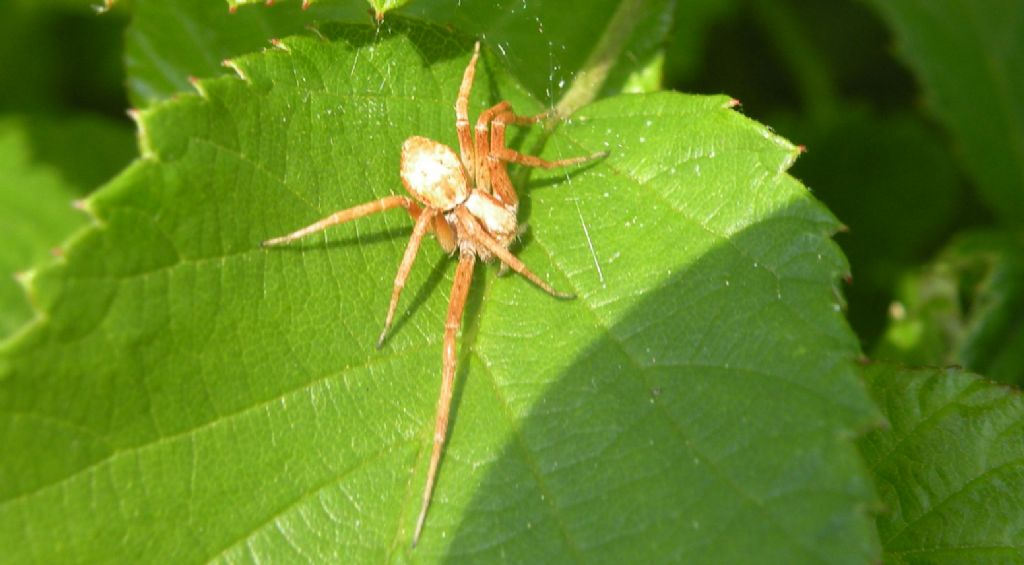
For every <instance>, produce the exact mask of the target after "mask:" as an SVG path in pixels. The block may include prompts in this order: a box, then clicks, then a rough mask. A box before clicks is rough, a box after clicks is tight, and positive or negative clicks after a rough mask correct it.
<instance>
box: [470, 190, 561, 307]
mask: <svg viewBox="0 0 1024 565" xmlns="http://www.w3.org/2000/svg"><path fill="white" fill-rule="evenodd" d="M455 213H456V214H457V215H458V218H459V221H460V224H459V225H460V230H459V231H460V233H464V234H465V236H466V237H467V238H469V239H471V240H472V241H473V242H474V243H477V244H479V245H481V246H483V247H484V248H485V249H487V251H490V252H491V254H492V255H494V256H495V257H497V258H498V259H499V260H501V262H502V263H503V264H505V265H508V266H509V268H511V269H512V270H513V271H515V272H517V273H519V274H520V275H522V276H524V277H526V279H527V280H528V281H530V282H532V283H533V284H535V285H537V286H539V287H540V288H541V289H542V290H543V291H544V292H546V293H548V294H550V295H551V296H554V297H555V298H565V299H572V298H576V295H575V294H572V293H565V292H558V291H557V290H555V289H554V288H552V287H551V285H550V284H548V283H546V282H544V279H542V278H540V277H538V276H537V275H535V274H533V271H531V270H530V269H529V267H527V266H526V264H525V263H523V262H522V261H520V260H519V258H517V257H516V256H515V255H513V254H512V253H511V252H509V250H508V249H506V248H505V247H504V246H502V245H501V244H500V243H498V242H497V241H495V240H494V238H493V237H491V236H490V235H488V233H487V231H486V230H484V229H483V227H481V226H480V224H479V223H478V222H477V221H476V218H474V217H473V214H471V213H470V212H469V210H466V209H465V208H464V207H461V206H460V207H458V208H456V209H455ZM462 228H465V229H462Z"/></svg>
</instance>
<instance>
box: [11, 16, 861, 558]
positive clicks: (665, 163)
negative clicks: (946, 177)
mask: <svg viewBox="0 0 1024 565" xmlns="http://www.w3.org/2000/svg"><path fill="white" fill-rule="evenodd" d="M391 29H398V28H397V27H396V28H391ZM322 33H323V34H324V36H325V37H327V38H332V40H331V41H325V40H323V39H319V38H308V37H292V38H287V39H284V40H283V41H282V43H281V47H280V48H279V49H274V50H271V51H268V52H265V53H260V54H256V55H252V56H248V57H243V58H239V59H237V60H236V61H234V66H235V68H236V69H237V73H238V77H237V78H230V77H227V78H218V79H213V80H208V81H200V82H199V83H198V91H199V92H200V93H201V96H196V95H189V96H181V97H178V98H175V99H174V100H171V101H169V102H166V103H161V104H158V105H156V106H155V107H154V108H152V109H149V110H145V111H143V112H142V113H141V116H140V124H141V127H142V131H141V132H140V136H141V139H142V146H143V148H144V159H143V160H141V161H139V162H137V163H135V164H134V165H132V166H131V167H129V169H128V170H126V171H125V172H124V173H123V174H122V175H121V176H120V177H119V178H117V179H116V180H115V181H113V182H112V183H110V184H109V185H107V186H106V187H104V189H103V190H101V191H100V192H99V193H97V194H95V195H94V196H92V197H91V198H90V199H89V206H90V209H91V210H92V211H94V213H95V214H96V216H97V220H98V222H99V225H98V226H97V227H95V228H93V229H91V230H89V232H88V233H87V234H85V235H84V236H83V237H81V238H79V239H78V240H77V242H76V244H75V245H74V246H72V247H71V248H70V249H69V250H68V253H67V262H66V264H63V265H58V266H54V267H51V268H48V269H45V270H43V271H41V272H40V274H39V275H38V276H37V277H36V279H35V281H34V288H35V290H36V292H37V294H38V295H39V303H40V307H41V308H42V312H43V313H44V314H45V317H46V321H45V323H41V324H39V325H38V326H37V327H35V328H34V329H33V331H31V332H29V333H26V334H24V335H22V336H21V337H20V339H18V340H17V341H15V342H12V343H10V344H8V345H7V346H6V347H5V348H4V349H3V350H2V351H0V370H3V373H0V375H3V376H0V435H3V437H4V438H6V439H5V441H6V442H7V444H6V445H7V446H8V447H7V449H8V452H9V453H14V454H16V456H14V457H4V458H0V546H2V547H5V548H9V549H8V551H10V552H13V554H12V555H11V559H12V560H14V561H28V560H31V559H35V560H39V561H48V560H49V561H67V560H80V561H85V562H94V561H113V560H118V561H135V562H138V561H166V560H169V559H170V560H175V561H207V560H210V561H213V560H223V561H239V560H261V561H262V560H271V561H285V562H287V561H296V560H310V561H318V562H324V561H346V562H366V561H374V562H380V561H385V560H387V561H394V560H399V559H415V560H418V561H419V560H422V561H431V562H432V561H440V560H443V559H452V560H457V561H465V562H478V561H489V560H499V559H506V560H510V561H522V562H537V561H541V560H548V561H551V560H553V561H566V560H573V559H575V560H581V561H595V560H606V561H622V560H623V559H627V558H631V559H634V560H639V561H669V560H688V561H708V562H733V561H752V560H764V561H775V562H794V561H802V562H828V563H863V562H865V561H869V560H871V559H875V558H877V556H878V547H877V540H876V539H875V535H874V532H873V528H872V523H871V521H870V519H869V517H868V516H867V515H866V514H865V512H864V508H865V507H866V506H867V505H868V504H869V503H870V502H871V501H872V500H873V494H872V492H871V487H870V484H869V482H868V480H867V476H866V475H865V473H864V471H863V469H862V465H861V463H860V460H859V458H858V455H857V452H856V449H855V445H854V443H853V441H852V439H851V438H852V435H853V433H854V430H857V429H862V428H863V427H864V426H865V425H866V424H867V423H869V422H871V421H873V420H874V419H876V414H875V411H874V409H873V407H872V406H871V405H870V403H869V401H868V399H867V395H866V393H865V391H864V390H863V388H862V386H861V385H860V383H859V382H858V380H857V378H856V374H855V368H854V365H853V363H852V360H853V359H854V358H855V356H856V355H857V353H858V352H857V344H856V340H855V339H854V337H853V335H852V334H851V333H850V331H849V328H848V327H847V326H846V324H845V321H844V319H843V316H842V312H841V302H840V300H841V299H840V297H839V294H838V290H837V288H836V280H837V278H838V277H839V276H840V275H841V274H842V273H843V272H845V270H846V264H845V261H844V259H843V257H842V255H841V254H840V253H839V251H838V249H837V247H836V246H835V245H834V244H833V243H832V242H831V241H830V240H829V235H830V234H831V232H832V231H833V230H834V229H835V228H836V227H837V222H836V221H835V219H834V218H833V217H832V216H831V215H830V214H829V213H828V212H827V211H826V210H825V209H824V208H823V207H822V206H821V205H820V204H819V203H817V202H816V201H814V200H813V199H812V198H811V197H810V195H809V193H808V191H807V190H806V189H805V188H804V187H803V186H802V185H800V184H799V183H798V182H797V181H795V180H794V179H793V178H792V177H790V176H788V175H787V174H786V169H787V168H788V167H789V166H790V164H791V163H792V161H793V160H794V159H795V158H796V156H797V154H798V150H797V148H795V147H793V146H792V145H791V144H789V143H788V142H787V141H785V140H783V139H781V138H779V137H777V136H775V135H773V134H772V133H771V132H770V131H768V130H767V128H765V127H764V126H762V125H759V124H756V123H754V122H752V121H750V120H748V119H746V118H744V117H743V116H741V115H739V114H738V113H736V112H735V111H733V110H732V109H731V107H732V102H731V101H730V99H729V98H728V97H723V96H714V97H699V96H683V95H680V94H674V93H663V94H656V95H643V96H621V97H616V98H614V99H609V100H605V101H602V102H600V103H597V104H595V105H593V106H590V107H587V108H584V109H583V110H581V111H580V113H579V114H578V115H576V116H574V117H573V118H572V120H571V121H569V122H567V123H565V124H562V125H561V126H560V127H559V128H558V129H557V130H556V132H555V133H554V134H553V135H552V136H551V137H550V138H549V139H548V142H547V144H546V145H545V148H544V155H546V156H548V157H549V158H554V157H560V156H570V155H585V154H590V153H593V152H595V151H601V150H608V151H610V152H611V153H610V155H609V156H608V158H607V159H605V160H602V161H599V162H595V163H591V164H588V165H586V166H580V167H572V168H569V169H561V170H557V171H551V172H550V173H547V174H535V175H534V176H533V178H532V179H531V180H530V182H529V183H520V185H519V187H520V188H521V194H522V197H523V207H522V210H521V214H520V219H521V220H522V221H523V222H524V223H525V224H526V225H527V226H528V232H527V235H526V237H525V239H524V241H523V242H522V244H521V245H519V246H517V247H516V248H514V251H515V252H516V254H517V255H518V256H520V257H521V258H522V259H523V260H524V261H525V262H526V263H527V264H528V265H530V266H531V267H532V268H533V270H534V271H535V272H537V273H538V274H539V275H540V276H541V277H543V278H545V279H548V280H550V281H551V282H552V283H553V285H554V286H555V287H556V288H560V289H564V290H567V291H574V292H576V293H577V295H578V296H579V298H578V299H577V300H575V301H556V300H554V299H552V298H551V297H550V296H547V295H546V294H544V293H543V292H541V291H539V290H537V289H536V288H534V287H533V286H531V285H530V284H529V283H527V282H526V281H524V280H522V279H521V278H519V277H507V278H503V279H498V278H496V277H494V276H493V271H492V269H490V268H481V269H480V270H479V271H478V272H477V274H476V276H475V279H474V286H473V290H472V292H471V293H470V300H469V305H468V308H467V312H466V324H465V326H464V328H463V331H462V335H461V338H460V340H459V372H458V382H457V390H456V395H455V410H454V413H453V415H452V428H451V434H450V443H449V444H448V446H447V447H446V450H445V454H444V458H443V461H442V464H441V469H440V475H439V480H438V484H437V489H436V491H435V493H434V501H433V505H432V508H431V511H430V514H429V515H428V517H427V523H426V529H425V530H424V535H423V538H422V540H421V543H420V545H419V546H418V547H417V548H416V549H415V550H411V549H410V547H409V542H410V539H411V529H412V526H413V522H414V521H415V518H416V511H415V508H416V505H417V501H418V499H419V496H420V492H421V489H422V486H423V480H424V475H425V464H426V455H427V453H428V452H429V448H430V444H431V437H432V430H433V420H434V406H435V400H436V397H437V391H438V386H439V374H440V360H441V335H442V331H443V326H444V318H445V310H446V307H447V306H446V304H447V296H448V292H449V288H450V285H451V277H450V271H451V269H450V265H451V261H450V258H448V257H447V256H446V255H445V254H444V253H443V252H442V251H441V250H440V249H439V248H438V246H436V245H432V244H428V245H425V246H424V247H423V249H422V250H421V252H420V256H419V258H418V261H417V264H416V268H414V269H413V273H412V276H411V278H410V279H409V281H408V283H407V286H406V291H405V292H406V294H405V296H404V298H403V301H402V304H401V307H400V309H399V316H398V323H397V324H396V327H395V330H394V333H393V334H392V337H391V338H390V339H389V340H388V342H387V343H386V344H385V347H384V348H383V349H382V350H380V351H378V350H377V349H375V348H374V343H375V341H376V337H377V334H378V332H379V331H380V325H381V323H382V317H383V315H384V312H385V310H386V306H387V302H388V298H389V294H390V289H391V284H392V280H393V276H394V269H395V268H396V265H397V264H398V261H399V259H400V257H401V255H402V252H403V249H404V247H405V244H406V241H407V238H408V234H409V229H410V228H409V221H408V218H407V217H406V216H405V215H404V214H402V213H387V214H382V215H377V216H373V217H369V218H364V219H361V220H359V221H357V222H354V223H352V224H348V225H345V226H341V227H338V228H336V229H332V230H330V231H328V232H326V233H322V234H318V235H316V236H310V237H309V238H307V239H306V240H304V241H302V242H301V243H299V244H296V245H294V246H291V247H288V248H280V249H260V248H259V246H258V242H259V241H261V240H263V239H266V238H268V237H271V236H275V235H280V234H282V233H285V232H287V231H290V230H292V229H295V228H296V227H299V226H302V225H304V224H308V223H309V222H311V221H313V220H315V219H318V218H320V217H323V216H325V215H327V214H329V213H330V212H333V211H335V210H338V209H341V208H346V207H349V206H352V205H354V204H358V203H361V202H365V201H369V200H371V199H374V198H380V197H382V196H385V195H388V194H398V193H401V192H402V187H401V184H400V181H399V178H398V163H399V157H400V155H399V148H400V146H401V144H402V141H403V140H404V139H405V138H406V137H408V136H410V135H425V136H429V137H431V138H434V139H438V140H440V141H442V142H443V143H446V144H449V145H452V146H457V144H456V136H455V127H454V126H455V124H454V115H453V111H452V104H453V102H454V98H455V93H456V90H457V88H458V84H459V81H460V80H461V77H462V73H463V69H464V67H465V65H466V63H467V61H468V59H469V51H470V49H471V45H472V39H470V38H466V37H456V36H452V35H451V34H449V33H447V32H444V31H441V30H439V29H436V28H432V27H422V26H418V25H417V26H409V27H408V28H405V29H402V31H401V32H400V33H398V32H394V31H388V30H384V29H382V30H380V31H378V30H377V29H376V28H372V27H334V26H325V27H324V29H323V30H322ZM501 62H503V59H502V58H500V57H497V56H495V55H494V54H492V53H487V54H485V57H484V61H483V62H482V63H481V66H480V68H479V70H478V74H477V83H476V88H475V90H474V92H473V97H472V99H471V109H472V112H473V113H474V114H476V113H478V112H479V111H480V110H481V109H483V108H485V107H486V106H487V105H489V104H493V103H495V102H497V101H498V100H501V99H507V100H510V101H511V102H512V104H513V106H514V107H515V108H516V109H517V110H518V111H519V112H521V113H524V114H530V113H533V112H537V111H539V110H541V109H542V108H543V104H542V103H541V102H539V101H538V100H536V99H534V98H532V97H531V96H529V95H528V94H527V92H528V91H527V90H526V89H525V88H524V87H522V86H521V85H519V84H518V83H516V82H515V81H513V80H512V78H511V77H509V76H508V75H507V74H505V73H504V72H503V70H502V67H501V64H500V63H501ZM339 68H341V69H352V71H351V72H349V73H339V72H337V69H339ZM534 129H537V128H534ZM535 133H536V132H534V135H535ZM510 139H515V140H516V141H517V142H518V140H519V138H518V135H515V134H513V135H511V136H510ZM535 139H536V137H528V138H527V141H532V140H535ZM516 146H517V147H527V148H528V147H529V145H526V146H521V145H518V143H517V144H516ZM516 174H517V175H518V173H516ZM25 532H30V533H31V535H25Z"/></svg>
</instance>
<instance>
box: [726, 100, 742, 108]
mask: <svg viewBox="0 0 1024 565" xmlns="http://www.w3.org/2000/svg"><path fill="white" fill-rule="evenodd" d="M742 105H743V102H740V99H739V98H730V99H729V100H728V101H727V102H726V103H725V106H724V107H725V108H737V107H739V106H742Z"/></svg>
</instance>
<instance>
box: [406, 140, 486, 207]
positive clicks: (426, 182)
mask: <svg viewBox="0 0 1024 565" xmlns="http://www.w3.org/2000/svg"><path fill="white" fill-rule="evenodd" d="M401 176H402V183H404V184H405V188H406V190H408V191H409V193H410V194H412V195H413V196H414V197H416V199H417V200H419V201H420V202H422V203H423V204H426V205H427V207H429V208H438V209H440V210H451V209H452V208H454V207H455V206H458V205H459V204H462V203H463V202H464V201H465V200H466V198H468V197H469V192H470V189H469V182H468V181H467V180H466V173H465V171H464V170H463V169H462V162H461V161H460V160H459V156H458V155H456V154H455V151H453V150H452V149H451V148H450V147H448V146H447V145H444V144H443V143H439V142H437V141H434V140H433V139H429V138H426V137H421V136H413V137H410V138H409V139H406V140H405V143H403V144H402V166H401Z"/></svg>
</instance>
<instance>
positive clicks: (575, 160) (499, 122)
mask: <svg viewBox="0 0 1024 565" xmlns="http://www.w3.org/2000/svg"><path fill="white" fill-rule="evenodd" d="M536 117H537V116H533V117H530V118H525V119H527V120H532V119H534V118H536ZM540 117H543V114H541V116H540ZM523 119H524V118H522V117H521V116H516V115H515V114H513V113H512V112H505V113H503V114H499V115H498V116H496V117H495V118H494V121H493V122H492V123H491V150H490V152H489V153H488V157H490V158H491V163H492V164H493V163H496V162H495V160H497V161H506V162H509V163H516V164H519V165H525V166H527V167H540V168H542V169H554V168H556V167H568V166H569V165H577V164H579V163H586V162H587V161H593V160H594V159H600V158H602V157H607V156H608V152H607V151H598V152H597V153H591V154H590V155H583V156H581V157H569V158H566V159H557V160H555V161H548V160H547V159H541V158H540V157H537V156H536V155H524V154H522V153H520V152H518V151H516V150H515V149H510V148H508V147H505V126H506V125H507V124H510V123H512V124H519V123H521V121H520V120H523ZM494 166H496V164H493V165H492V170H493V167H494ZM506 176H507V175H506Z"/></svg>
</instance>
